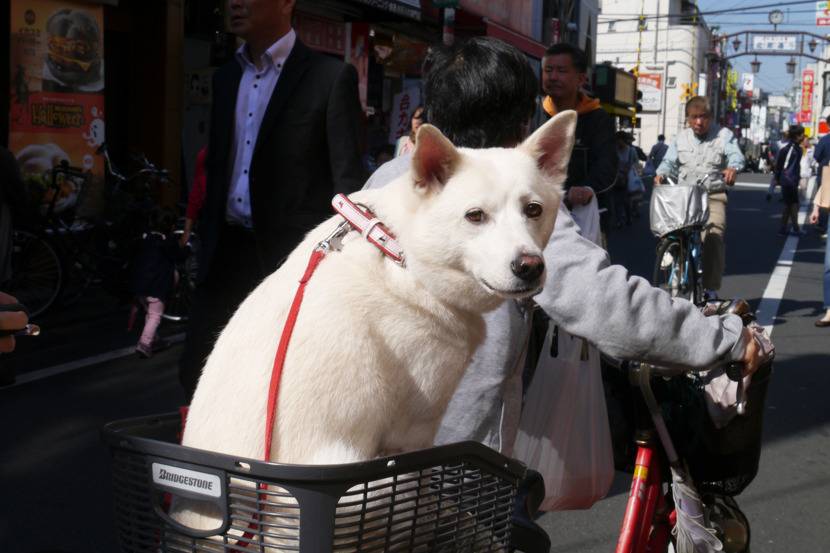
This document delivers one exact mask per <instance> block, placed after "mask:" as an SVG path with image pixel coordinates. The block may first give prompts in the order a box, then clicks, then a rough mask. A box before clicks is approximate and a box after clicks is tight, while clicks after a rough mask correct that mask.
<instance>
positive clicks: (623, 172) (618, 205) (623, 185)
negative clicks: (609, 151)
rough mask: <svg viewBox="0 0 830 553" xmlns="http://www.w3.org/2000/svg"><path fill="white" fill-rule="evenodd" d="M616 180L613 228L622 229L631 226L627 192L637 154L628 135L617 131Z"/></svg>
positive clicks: (630, 209)
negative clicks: (624, 226)
mask: <svg viewBox="0 0 830 553" xmlns="http://www.w3.org/2000/svg"><path fill="white" fill-rule="evenodd" d="M616 140H617V157H618V165H617V179H616V181H615V182H614V190H613V192H612V194H613V195H614V204H613V209H612V212H613V214H614V226H615V227H616V228H622V226H623V224H625V225H629V226H630V225H631V211H632V194H631V193H630V191H629V179H630V177H631V172H632V171H634V170H635V169H634V167H635V166H636V165H637V153H636V151H635V150H634V148H633V147H632V146H631V144H630V142H629V140H630V135H629V134H628V133H627V132H625V131H617V134H616Z"/></svg>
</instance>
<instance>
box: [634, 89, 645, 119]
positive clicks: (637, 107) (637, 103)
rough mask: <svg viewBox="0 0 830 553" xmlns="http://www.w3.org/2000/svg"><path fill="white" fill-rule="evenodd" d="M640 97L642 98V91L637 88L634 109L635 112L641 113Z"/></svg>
mask: <svg viewBox="0 0 830 553" xmlns="http://www.w3.org/2000/svg"><path fill="white" fill-rule="evenodd" d="M642 99H643V91H642V90H639V89H638V90H637V101H636V102H634V110H635V111H636V112H637V113H641V112H642V111H643V104H642V102H641V100H642Z"/></svg>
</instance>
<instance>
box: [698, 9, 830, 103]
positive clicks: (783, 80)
mask: <svg viewBox="0 0 830 553" xmlns="http://www.w3.org/2000/svg"><path fill="white" fill-rule="evenodd" d="M772 3H773V2H772V1H768V0H698V2H697V5H698V7H699V8H700V11H701V12H702V13H703V14H704V15H703V17H704V19H705V20H706V23H707V24H708V25H709V26H710V27H713V26H715V25H718V26H720V30H719V31H718V32H719V33H720V34H732V33H737V32H740V31H745V30H752V31H772V30H773V27H772V25H771V24H770V23H769V19H768V13H769V12H770V11H771V10H773V9H775V8H774V7H767V8H753V6H758V5H768V4H772ZM787 3H789V1H788V0H782V2H781V4H787ZM731 8H749V9H748V10H747V11H748V12H749V13H741V12H737V13H729V14H723V15H718V14H713V15H705V12H707V11H710V10H723V9H731ZM778 9H780V10H781V11H783V12H784V14H785V16H784V17H785V19H784V23H783V24H781V25H779V26H778V30H779V31H806V32H811V33H815V34H817V35H821V36H825V35H827V34H830V27H824V26H822V27H817V26H816V24H815V23H816V2H809V3H803V4H797V5H789V6H786V5H783V6H780V7H779V8H778ZM820 49H821V47H819V48H817V49H816V52H815V53H816V54H818V53H819V52H820ZM741 50H743V45H742V46H741ZM805 50H806V51H808V52H809V49H806V48H805ZM727 52H728V54H729V55H731V54H733V53H734V52H735V50H734V49H733V48H732V45H731V44H730V45H729V46H728V50H727ZM752 59H753V57H752V56H741V57H737V58H733V59H732V60H731V62H732V66H733V67H734V68H735V69H737V71H738V72H739V73H750V72H751V68H750V65H749V63H750V62H751V61H752ZM788 59H789V58H787V57H784V56H766V57H764V56H759V57H758V61H760V62H761V70H760V72H759V73H758V75H756V77H755V82H756V86H760V87H761V89H762V90H765V91H768V92H771V93H783V92H785V91H786V90H788V89H789V88H790V87H791V85H792V82H793V77H797V78H798V79H799V82H800V75H801V69H802V68H803V67H804V65H805V64H807V63H812V62H813V60H810V59H809V58H798V57H797V58H796V62H798V66H797V68H796V72H795V75H789V74H788V73H787V70H786V67H785V66H784V64H785V63H786V62H787V60H788Z"/></svg>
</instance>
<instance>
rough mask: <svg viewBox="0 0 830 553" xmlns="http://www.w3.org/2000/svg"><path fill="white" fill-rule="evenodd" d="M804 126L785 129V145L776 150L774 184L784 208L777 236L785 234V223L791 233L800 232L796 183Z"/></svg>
mask: <svg viewBox="0 0 830 553" xmlns="http://www.w3.org/2000/svg"><path fill="white" fill-rule="evenodd" d="M802 138H804V127H802V126H801V125H793V126H792V127H790V128H789V130H788V131H787V145H786V146H784V147H783V148H781V150H780V151H779V152H778V157H777V159H776V160H775V168H774V169H773V175H774V177H773V178H774V179H775V184H777V185H778V186H780V187H781V200H782V201H783V202H784V210H783V211H782V212H781V228H780V229H779V230H778V234H779V236H786V235H787V224H788V223H789V224H790V225H792V234H794V235H800V234H802V231H801V229H800V228H799V227H798V185H799V181H800V180H801V154H802V152H801V139H802Z"/></svg>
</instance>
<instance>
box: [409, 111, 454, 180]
mask: <svg viewBox="0 0 830 553" xmlns="http://www.w3.org/2000/svg"><path fill="white" fill-rule="evenodd" d="M460 160H461V154H460V153H459V152H458V150H457V149H456V148H455V146H453V145H452V142H450V141H449V139H447V137H446V136H444V135H443V134H441V131H439V130H438V129H437V128H436V127H433V126H432V125H428V124H424V125H421V127H420V128H419V129H418V134H417V136H416V137H415V152H414V153H413V154H412V175H413V177H414V180H415V187H416V188H419V189H427V188H430V187H432V186H444V185H445V184H446V183H447V181H448V180H449V179H450V177H451V176H452V174H453V173H454V172H455V170H456V168H457V167H458V163H459V161H460Z"/></svg>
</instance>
